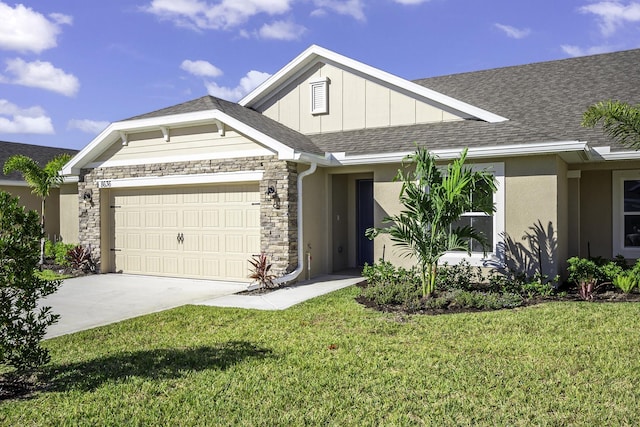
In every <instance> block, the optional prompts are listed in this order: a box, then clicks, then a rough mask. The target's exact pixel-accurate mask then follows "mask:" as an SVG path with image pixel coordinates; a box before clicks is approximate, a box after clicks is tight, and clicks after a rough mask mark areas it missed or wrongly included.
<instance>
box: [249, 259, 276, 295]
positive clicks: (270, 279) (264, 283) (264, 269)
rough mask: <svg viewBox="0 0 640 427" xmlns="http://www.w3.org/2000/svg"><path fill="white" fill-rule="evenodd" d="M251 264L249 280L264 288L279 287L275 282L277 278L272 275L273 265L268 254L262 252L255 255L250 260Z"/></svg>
mask: <svg viewBox="0 0 640 427" xmlns="http://www.w3.org/2000/svg"><path fill="white" fill-rule="evenodd" d="M249 263H250V264H251V267H252V269H251V272H250V273H249V279H253V280H254V281H255V282H256V283H258V285H260V287H262V288H267V289H273V288H277V287H278V284H277V283H276V282H275V281H274V279H275V278H276V276H275V275H274V274H271V264H270V263H269V261H268V260H267V254H265V253H264V252H262V253H261V254H260V255H254V256H253V258H252V259H250V260H249Z"/></svg>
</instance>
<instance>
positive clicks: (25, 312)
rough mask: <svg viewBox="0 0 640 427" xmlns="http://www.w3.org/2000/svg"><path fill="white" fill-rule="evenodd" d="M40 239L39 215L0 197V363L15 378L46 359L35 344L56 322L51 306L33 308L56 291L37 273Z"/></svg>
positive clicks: (52, 283)
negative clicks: (11, 371)
mask: <svg viewBox="0 0 640 427" xmlns="http://www.w3.org/2000/svg"><path fill="white" fill-rule="evenodd" d="M41 237H42V231H41V228H40V221H39V218H38V214H37V213H36V212H35V211H31V212H25V209H24V208H23V207H21V206H19V205H18V199H17V198H13V197H11V196H10V195H9V194H7V193H5V192H0V363H2V364H5V365H8V366H11V367H13V368H14V369H15V370H16V372H17V373H18V374H19V375H22V374H25V373H27V372H28V371H30V370H32V369H35V368H38V367H39V366H41V365H43V364H45V363H47V362H48V361H49V360H50V356H49V352H48V351H47V349H45V348H42V347H41V346H40V342H41V341H42V339H43V338H44V335H45V333H46V329H47V327H48V326H50V325H52V324H53V323H55V322H56V321H57V319H58V316H57V315H54V314H52V313H51V307H38V301H39V300H40V299H41V298H43V297H46V296H47V295H50V294H52V293H54V292H55V291H56V290H57V289H58V287H59V286H60V281H59V280H45V279H43V278H42V277H39V276H38V275H37V274H36V271H37V267H38V264H39V258H40V239H41Z"/></svg>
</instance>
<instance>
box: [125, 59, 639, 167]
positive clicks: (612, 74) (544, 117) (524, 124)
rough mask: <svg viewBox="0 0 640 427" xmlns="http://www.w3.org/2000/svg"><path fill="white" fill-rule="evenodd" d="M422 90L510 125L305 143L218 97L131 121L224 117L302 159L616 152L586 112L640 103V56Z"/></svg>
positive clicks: (384, 131)
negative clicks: (535, 147)
mask: <svg viewBox="0 0 640 427" xmlns="http://www.w3.org/2000/svg"><path fill="white" fill-rule="evenodd" d="M415 83H417V84H419V85H422V86H424V87H427V88H429V89H432V90H435V91H437V92H440V93H443V94H445V95H448V96H450V97H453V98H455V99H458V100H461V101H464V102H466V103H468V104H471V105H474V106H476V107H479V108H482V109H485V110H487V111H490V112H492V113H495V114H498V115H500V116H503V117H506V118H508V119H509V120H508V121H506V122H501V123H487V122H483V121H479V120H478V121H476V120H465V121H456V122H445V123H428V124H418V125H411V126H394V127H381V128H372V129H363V130H355V131H344V132H332V133H324V134H316V135H302V134H300V133H298V132H296V131H294V130H292V129H289V128H288V127H286V126H284V125H282V124H280V123H278V122H276V121H275V120H272V119H270V118H268V117H266V116H263V115H262V114H260V113H258V112H256V111H254V110H251V109H249V108H245V107H243V106H240V105H239V104H236V103H233V102H228V101H224V100H222V99H219V98H215V97H213V96H204V97H202V98H198V99H195V100H193V101H188V102H185V103H183V104H179V105H175V106H172V107H169V108H165V109H162V110H157V111H153V112H151V113H147V114H143V115H140V116H136V117H132V118H130V119H127V120H133V119H143V118H152V117H161V116H166V115H173V114H180V113H189V112H195V111H206V110H214V109H218V110H221V111H222V112H224V113H226V114H228V115H229V116H231V117H234V118H235V119H237V120H240V121H242V122H243V123H246V124H247V125H249V126H251V127H253V128H254V129H256V130H258V131H260V132H263V133H264V134H266V135H268V136H270V137H272V138H274V139H276V140H278V141H280V142H282V143H284V144H286V145H288V146H290V147H292V148H294V149H295V150H297V151H301V152H306V153H313V154H322V153H324V152H346V153H347V154H351V155H353V154H374V153H385V152H397V151H411V150H413V149H414V147H415V144H416V143H419V144H424V145H426V146H427V147H428V148H431V149H445V148H461V147H483V146H496V145H506V144H509V145H511V144H527V143H538V142H553V141H575V140H580V141H588V142H589V144H590V145H591V146H592V147H594V146H600V145H610V146H611V147H612V149H613V150H624V149H625V148H623V147H620V146H617V145H616V144H615V143H614V142H612V141H610V140H609V139H608V138H607V137H606V136H605V135H604V133H603V132H602V130H601V129H600V128H599V127H596V128H595V129H585V128H583V127H581V125H580V122H581V120H582V114H583V112H584V111H585V110H586V109H587V108H588V107H589V106H590V105H592V104H594V103H596V102H598V101H603V100H609V99H615V100H620V101H624V102H628V103H631V104H638V103H640V49H636V50H629V51H623V52H614V53H608V54H601V55H593V56H586V57H580V58H571V59H564V60H559V61H549V62H540V63H534V64H528V65H519V66H513V67H505V68H496V69H491V70H485V71H476V72H470V73H462V74H454V75H449V76H441V77H432V78H426V79H420V80H416V81H415Z"/></svg>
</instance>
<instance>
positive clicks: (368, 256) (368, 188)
mask: <svg viewBox="0 0 640 427" xmlns="http://www.w3.org/2000/svg"><path fill="white" fill-rule="evenodd" d="M371 227H373V180H372V179H359V180H357V181H356V228H357V233H358V234H357V242H358V250H357V260H358V266H362V265H364V264H365V263H367V264H373V240H369V239H368V238H367V237H366V236H365V232H366V231H367V229H368V228H371Z"/></svg>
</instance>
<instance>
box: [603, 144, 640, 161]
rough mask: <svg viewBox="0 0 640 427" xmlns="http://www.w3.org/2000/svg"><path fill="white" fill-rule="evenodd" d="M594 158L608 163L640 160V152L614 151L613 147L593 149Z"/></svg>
mask: <svg viewBox="0 0 640 427" xmlns="http://www.w3.org/2000/svg"><path fill="white" fill-rule="evenodd" d="M593 152H594V157H597V158H599V159H601V160H606V161H621V160H640V151H614V152H611V147H608V146H606V147H593Z"/></svg>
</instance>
